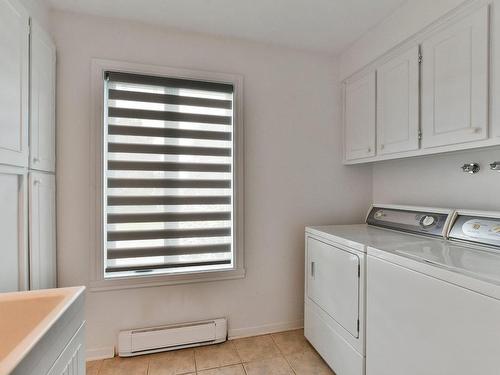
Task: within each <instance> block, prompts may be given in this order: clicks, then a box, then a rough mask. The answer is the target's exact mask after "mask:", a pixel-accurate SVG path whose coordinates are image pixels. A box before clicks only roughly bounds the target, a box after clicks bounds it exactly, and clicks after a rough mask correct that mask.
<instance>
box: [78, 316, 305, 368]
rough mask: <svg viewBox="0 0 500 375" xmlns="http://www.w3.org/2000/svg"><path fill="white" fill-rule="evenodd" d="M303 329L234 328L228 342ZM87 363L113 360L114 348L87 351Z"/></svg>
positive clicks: (300, 323)
mask: <svg viewBox="0 0 500 375" xmlns="http://www.w3.org/2000/svg"><path fill="white" fill-rule="evenodd" d="M303 327H304V320H303V319H301V320H295V321H292V322H282V323H272V324H264V325H260V326H254V327H245V328H235V329H229V330H228V336H229V340H234V339H240V338H243V337H250V336H258V335H266V334H269V333H276V332H283V331H290V330H293V329H299V328H303ZM86 356H87V357H86V358H87V361H95V360H98V359H107V358H113V357H114V356H115V348H114V347H113V346H109V347H106V348H100V349H87V351H86Z"/></svg>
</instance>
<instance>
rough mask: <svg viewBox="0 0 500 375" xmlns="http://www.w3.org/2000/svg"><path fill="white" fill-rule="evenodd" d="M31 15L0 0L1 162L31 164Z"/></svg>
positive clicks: (11, 0)
mask: <svg viewBox="0 0 500 375" xmlns="http://www.w3.org/2000/svg"><path fill="white" fill-rule="evenodd" d="M28 22H29V21H28V15H27V14H26V12H25V10H24V8H23V7H22V6H21V5H20V4H18V3H17V1H16V0H0V35H1V37H0V56H1V58H0V82H1V83H2V84H1V85H0V163H2V164H9V165H17V166H23V167H25V166H27V164H28V134H27V132H28V114H27V111H28V48H29V40H28V38H29V36H28V27H29V24H28Z"/></svg>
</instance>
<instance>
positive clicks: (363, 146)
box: [344, 72, 376, 160]
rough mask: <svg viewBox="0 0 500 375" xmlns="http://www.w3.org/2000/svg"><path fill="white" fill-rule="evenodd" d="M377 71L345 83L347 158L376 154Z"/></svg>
mask: <svg viewBox="0 0 500 375" xmlns="http://www.w3.org/2000/svg"><path fill="white" fill-rule="evenodd" d="M375 84H376V83H375V72H370V73H368V74H366V75H364V76H362V77H360V78H358V79H356V80H351V81H349V82H346V83H345V91H344V135H345V138H344V145H345V158H346V160H355V159H362V158H367V157H371V156H375V95H376V92H375Z"/></svg>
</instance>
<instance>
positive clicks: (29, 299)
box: [0, 287, 85, 374]
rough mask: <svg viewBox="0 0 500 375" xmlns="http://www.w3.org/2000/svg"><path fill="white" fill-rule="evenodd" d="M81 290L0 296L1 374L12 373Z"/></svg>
mask: <svg viewBox="0 0 500 375" xmlns="http://www.w3.org/2000/svg"><path fill="white" fill-rule="evenodd" d="M84 290H85V288H84V287H73V288H59V289H46V290H37V291H29V292H15V293H3V294H0V336H1V340H0V374H9V373H11V372H13V371H14V370H15V369H16V367H18V365H19V364H20V363H21V362H22V361H23V360H24V359H25V358H26V357H27V356H28V354H30V352H32V349H34V347H35V346H36V345H37V343H39V342H40V341H41V340H42V338H43V337H44V336H45V335H46V334H47V332H49V330H50V329H51V328H52V327H53V326H54V325H55V324H56V323H57V321H58V320H59V319H60V318H61V317H62V316H63V314H64V313H65V312H66V311H67V310H68V309H69V307H70V306H71V305H72V304H73V303H74V302H75V301H76V300H77V299H78V297H79V296H80V295H81V294H82V293H83V291H84Z"/></svg>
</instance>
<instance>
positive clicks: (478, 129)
mask: <svg viewBox="0 0 500 375" xmlns="http://www.w3.org/2000/svg"><path fill="white" fill-rule="evenodd" d="M482 130H483V129H482V128H479V127H476V128H471V132H472V133H476V134H477V133H481V131H482Z"/></svg>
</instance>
